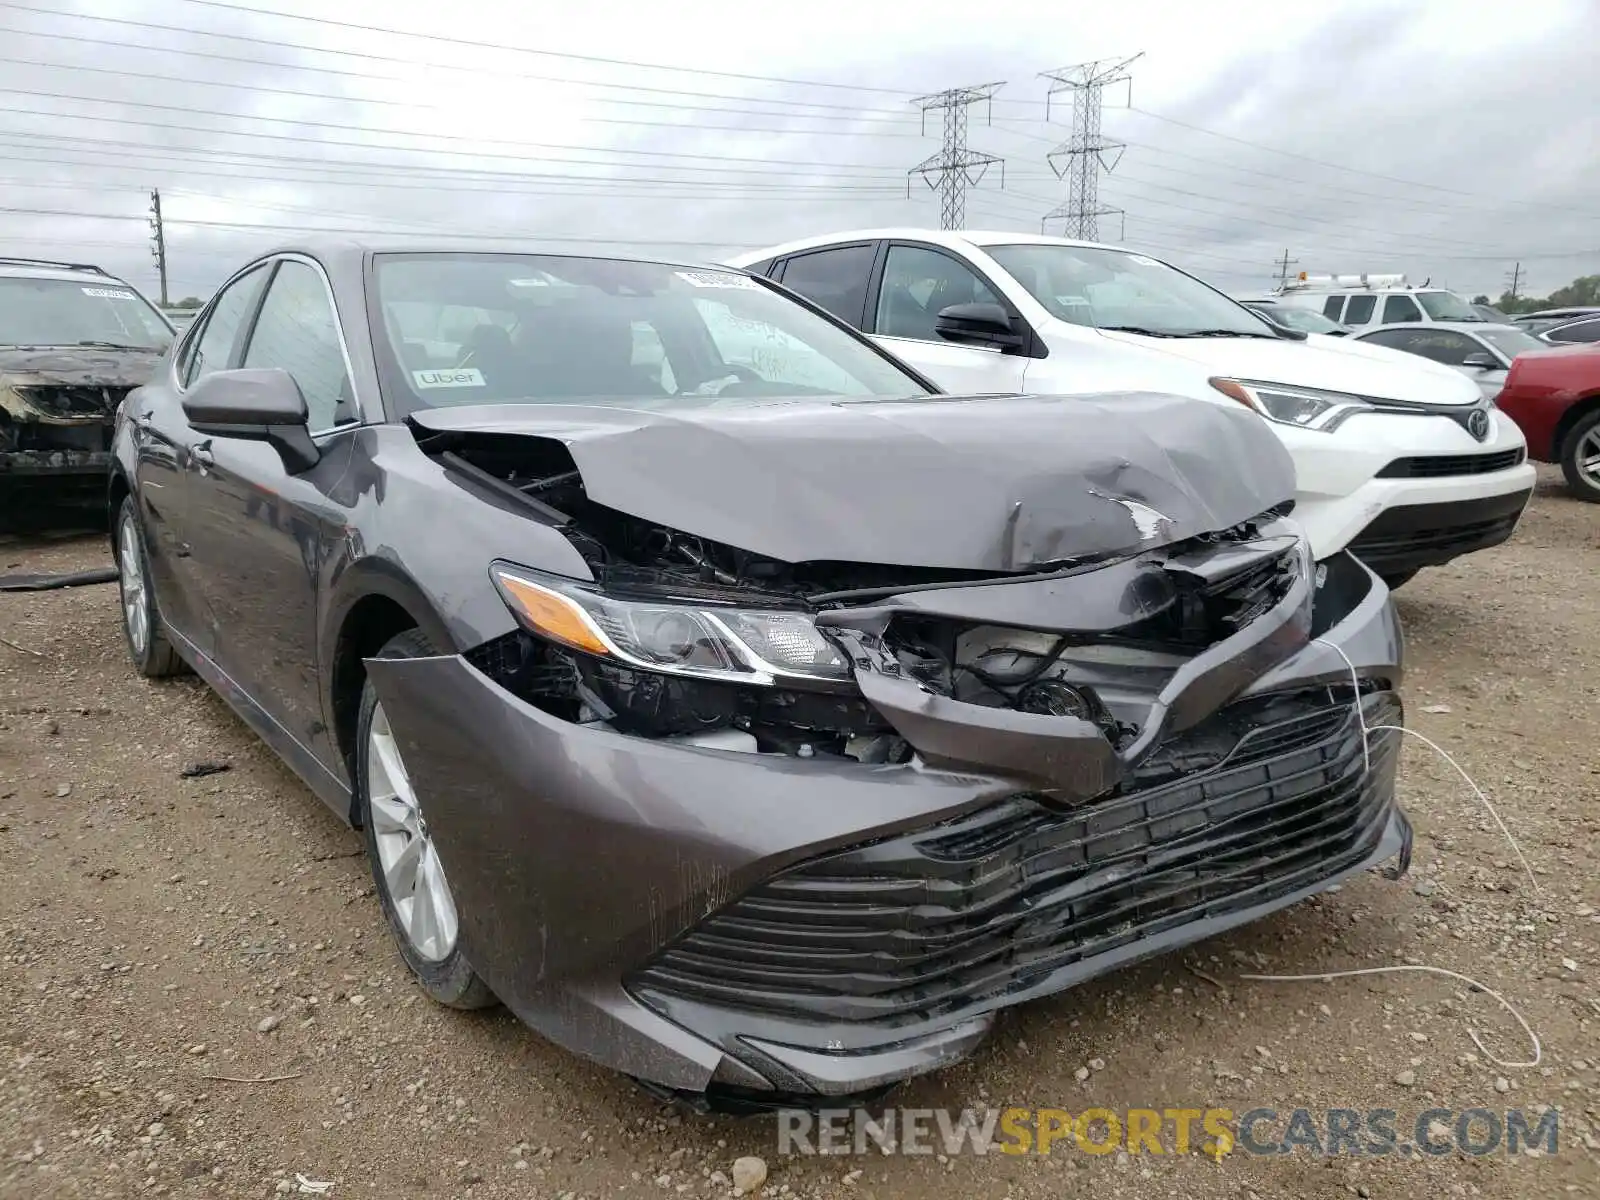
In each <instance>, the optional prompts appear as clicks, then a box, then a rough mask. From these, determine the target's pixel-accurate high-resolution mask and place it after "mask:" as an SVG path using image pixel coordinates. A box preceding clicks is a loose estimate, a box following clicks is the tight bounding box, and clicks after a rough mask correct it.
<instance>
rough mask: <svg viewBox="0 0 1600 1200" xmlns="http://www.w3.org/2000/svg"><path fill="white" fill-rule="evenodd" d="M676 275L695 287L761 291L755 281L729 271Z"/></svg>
mask: <svg viewBox="0 0 1600 1200" xmlns="http://www.w3.org/2000/svg"><path fill="white" fill-rule="evenodd" d="M677 275H678V278H679V279H681V280H683V281H684V282H685V283H688V284H692V285H693V286H695V287H705V288H744V289H745V290H746V291H760V290H761V285H760V284H758V283H757V282H756V281H755V280H753V279H750V278H748V277H747V276H744V275H734V274H733V273H731V272H729V271H679V272H677Z"/></svg>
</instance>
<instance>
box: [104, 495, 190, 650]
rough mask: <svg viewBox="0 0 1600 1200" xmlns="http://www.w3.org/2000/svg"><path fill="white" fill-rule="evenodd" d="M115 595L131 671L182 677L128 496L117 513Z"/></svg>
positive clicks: (136, 514) (140, 528)
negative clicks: (131, 662)
mask: <svg viewBox="0 0 1600 1200" xmlns="http://www.w3.org/2000/svg"><path fill="white" fill-rule="evenodd" d="M117 594H118V596H119V597H120V598H121V600H122V634H123V637H124V638H125V639H126V640H127V643H128V656H129V657H130V658H132V659H133V668H134V670H136V671H138V672H139V674H141V675H143V676H144V677H145V678H146V679H165V678H167V677H168V676H171V675H181V674H183V672H184V671H185V670H187V669H188V668H187V666H186V665H185V663H184V661H183V659H181V658H179V657H178V652H177V651H176V650H174V649H173V648H172V643H171V642H169V641H168V640H167V631H166V628H165V627H164V626H163V625H162V624H161V614H160V613H159V612H158V611H157V610H156V593H155V586H154V583H153V581H152V580H151V577H150V558H149V556H148V555H147V554H145V550H144V531H143V526H141V525H140V523H139V506H138V505H137V504H136V503H135V502H134V499H133V497H132V496H124V497H123V498H122V507H121V508H120V509H118V510H117Z"/></svg>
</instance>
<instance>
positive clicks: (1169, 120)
mask: <svg viewBox="0 0 1600 1200" xmlns="http://www.w3.org/2000/svg"><path fill="white" fill-rule="evenodd" d="M191 2H198V0H191ZM1128 111H1129V112H1135V113H1138V114H1139V115H1140V116H1142V117H1149V118H1151V119H1152V120H1156V121H1164V122H1165V123H1166V124H1168V125H1176V126H1178V128H1180V129H1190V130H1193V131H1194V132H1196V133H1204V134H1207V135H1209V136H1210V137H1215V138H1221V139H1223V140H1224V141H1229V142H1237V143H1238V144H1239V145H1241V146H1250V147H1252V148H1253V149H1256V150H1265V151H1267V152H1268V153H1269V154H1281V155H1283V156H1284V157H1285V158H1296V159H1299V160H1300V161H1301V162H1308V163H1315V164H1316V165H1317V166H1319V167H1326V168H1328V169H1329V170H1332V171H1345V172H1347V173H1349V174H1351V175H1365V176H1368V177H1369V178H1372V179H1382V180H1384V181H1386V182H1388V183H1398V184H1400V185H1402V186H1404V187H1411V188H1425V189H1427V190H1428V191H1433V192H1445V193H1447V194H1449V195H1454V196H1468V197H1471V198H1473V199H1480V200H1481V199H1487V198H1488V197H1485V196H1484V195H1483V194H1482V193H1480V192H1466V191H1462V190H1461V189H1460V188H1450V187H1443V186H1441V185H1439V184H1436V183H1422V182H1420V181H1418V180H1415V179H1402V178H1400V177H1399V176H1397V175H1384V174H1382V173H1381V172H1378V171H1364V170H1362V169H1361V168H1359V167H1347V166H1344V165H1342V164H1340V163H1334V162H1328V161H1327V160H1326V159H1321V158H1313V157H1311V156H1310V155H1309V154H1297V153H1295V152H1294V151H1293V150H1282V149H1279V148H1278V147H1276V146H1269V145H1267V144H1266V143H1264V142H1254V141H1251V140H1250V139H1249V138H1242V137H1236V136H1235V135H1233V134H1231V133H1223V132H1221V131H1220V130H1216V129H1207V128H1206V127H1205V126H1203V125H1191V124H1189V123H1188V122H1187V121H1180V120H1178V119H1177V118H1175V117H1166V116H1162V115H1161V114H1160V113H1153V112H1150V111H1149V110H1148V109H1143V108H1137V107H1134V106H1133V105H1131V104H1130V105H1129V106H1128ZM1526 203H1528V204H1530V205H1532V206H1534V207H1538V208H1552V209H1560V210H1563V211H1568V212H1580V213H1584V214H1585V215H1587V216H1592V215H1593V213H1592V212H1589V211H1587V210H1584V209H1577V208H1567V207H1566V206H1565V205H1560V204H1543V203H1541V202H1539V201H1536V200H1530V201H1527V202H1526Z"/></svg>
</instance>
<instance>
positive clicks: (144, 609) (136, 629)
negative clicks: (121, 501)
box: [117, 517, 150, 655]
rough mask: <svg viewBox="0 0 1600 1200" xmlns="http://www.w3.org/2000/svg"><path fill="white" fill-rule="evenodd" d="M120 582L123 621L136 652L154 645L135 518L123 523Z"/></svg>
mask: <svg viewBox="0 0 1600 1200" xmlns="http://www.w3.org/2000/svg"><path fill="white" fill-rule="evenodd" d="M117 547H118V549H117V566H118V576H119V579H118V582H119V583H120V584H121V585H122V621H123V624H124V625H125V626H126V627H127V630H128V643H129V644H130V645H131V646H132V647H133V652H134V653H135V654H141V655H142V654H143V653H144V652H145V647H147V646H148V645H149V644H150V597H149V593H148V592H147V591H146V589H145V579H144V561H143V560H142V559H141V558H140V557H139V527H138V526H137V525H135V524H134V522H133V519H132V518H131V517H130V518H126V519H124V520H123V522H122V532H121V533H120V534H119V535H118V537H117Z"/></svg>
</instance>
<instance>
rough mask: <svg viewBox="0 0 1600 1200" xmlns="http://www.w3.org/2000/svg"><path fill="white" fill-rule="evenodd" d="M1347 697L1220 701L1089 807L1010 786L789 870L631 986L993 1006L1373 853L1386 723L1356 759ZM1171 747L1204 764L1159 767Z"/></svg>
mask: <svg viewBox="0 0 1600 1200" xmlns="http://www.w3.org/2000/svg"><path fill="white" fill-rule="evenodd" d="M1349 698H1350V692H1349V690H1348V689H1346V690H1345V692H1344V696H1343V698H1340V699H1336V698H1333V697H1330V695H1329V693H1328V691H1326V690H1317V691H1315V692H1299V693H1293V694H1290V695H1285V696H1279V697H1273V698H1271V699H1270V700H1268V701H1266V702H1262V701H1253V702H1250V703H1249V704H1248V705H1247V704H1241V705H1235V706H1231V707H1230V709H1224V710H1223V712H1221V713H1219V714H1217V715H1216V716H1215V717H1213V718H1212V719H1211V720H1210V721H1208V722H1205V723H1202V725H1201V726H1199V727H1197V728H1196V729H1195V730H1191V731H1189V732H1188V733H1186V734H1184V735H1182V736H1180V737H1177V738H1174V739H1171V740H1170V741H1169V742H1168V743H1166V744H1165V745H1164V746H1163V747H1162V748H1161V751H1160V753H1159V754H1158V755H1156V756H1152V761H1151V762H1150V763H1149V766H1148V769H1142V771H1141V773H1139V774H1136V775H1135V777H1134V778H1133V779H1132V780H1131V781H1130V782H1129V784H1127V785H1125V791H1124V793H1123V794H1120V795H1116V796H1113V797H1112V798H1110V799H1107V800H1104V801H1098V802H1096V803H1094V804H1091V805H1086V806H1082V807H1078V808H1074V809H1070V810H1064V809H1061V808H1057V807H1051V806H1049V805H1047V804H1046V803H1044V802H1041V801H1040V800H1038V799H1036V798H1035V797H1032V796H1028V795H1019V796H1015V797H1012V798H1011V799H1009V800H1006V801H1004V802H1002V803H1000V804H998V805H994V806H991V807H989V808H986V809H984V810H982V811H981V812H978V813H975V814H971V815H969V816H966V817H962V818H960V819H958V820H956V821H952V822H949V823H947V824H944V825H941V826H937V827H935V828H932V829H927V830H923V831H920V832H917V833H912V834H906V835H902V836H899V837H895V838H890V839H887V840H885V841H880V842H875V843H872V844H869V845H866V846H861V847H858V848H855V849H852V850H847V851H844V852H841V853H838V854H833V855H830V856H826V857H823V858H819V859H814V860H812V861H810V862H807V863H804V864H801V865H800V866H797V867H793V868H791V869H789V870H787V871H785V872H783V873H781V874H779V875H777V876H774V877H773V878H771V879H768V880H767V881H765V882H764V883H762V884H760V885H759V886H757V887H756V888H754V889H753V890H751V891H750V892H748V893H746V894H745V895H744V896H743V897H741V898H740V899H739V900H737V901H735V902H734V903H733V904H731V905H729V906H728V907H726V908H724V909H722V910H721V911H720V912H717V913H715V914H713V915H712V916H711V917H709V918H708V919H706V920H705V921H703V922H701V923H700V924H699V925H697V926H696V927H695V928H693V929H692V930H690V931H689V932H688V933H687V934H685V935H684V936H683V937H681V938H680V939H679V940H678V941H676V942H675V943H673V944H672V945H670V946H669V947H667V948H666V949H665V950H664V951H662V952H661V953H660V954H658V955H657V956H656V958H655V959H654V960H652V961H651V963H649V964H648V965H647V966H646V968H645V969H644V970H642V971H641V972H639V973H638V974H637V975H636V976H635V977H634V978H633V979H632V980H630V984H631V986H632V987H633V988H634V989H635V991H636V993H637V994H638V995H640V996H641V997H642V998H643V999H644V1000H645V1001H646V1002H647V1003H653V1004H655V1005H656V1006H657V1007H662V1008H665V1007H669V1006H670V1005H671V1003H672V1000H673V999H675V998H682V999H685V1000H689V1001H696V1002H700V1003H704V1004H711V1005H723V1006H727V1007H732V1008H738V1009H741V1010H758V1011H765V1012H769V1013H775V1014H780V1015H784V1016H789V1017H799V1018H805V1019H813V1020H823V1021H829V1022H861V1023H871V1024H882V1025H886V1026H890V1027H892V1026H896V1025H901V1024H905V1023H908V1022H910V1021H913V1020H918V1019H931V1018H934V1017H940V1016H945V1015H948V1014H950V1013H953V1012H957V1011H959V1010H962V1009H965V1008H967V1007H969V1006H972V1005H975V1004H985V1003H988V1004H993V1003H998V1002H1000V1001H1002V1000H1003V999H1004V997H1005V996H1006V995H1008V994H1009V993H1013V992H1018V991H1022V990H1024V989H1026V988H1028V987H1029V986H1031V985H1033V984H1035V983H1038V982H1040V981H1041V980H1043V979H1044V977H1046V976H1047V975H1049V974H1050V973H1051V972H1054V971H1057V970H1060V969H1062V968H1066V967H1070V966H1072V965H1074V964H1077V963H1081V962H1083V961H1084V960H1087V959H1092V958H1094V957H1095V956H1097V955H1100V954H1104V953H1107V952H1109V951H1112V950H1115V949H1117V948H1119V947H1122V946H1126V945H1129V944H1131V943H1135V942H1138V941H1140V940H1142V939H1147V938H1149V937H1151V936H1153V935H1156V934H1160V933H1162V932H1164V931H1167V930H1171V929H1175V928H1177V927H1180V926H1183V925H1186V924H1188V923H1191V922H1194V921H1198V920H1201V919H1204V918H1208V917H1216V916H1221V915H1225V914H1228V913H1231V912H1237V911H1239V910H1242V909H1246V908H1249V907H1251V906H1254V905H1258V904H1263V903H1267V902H1270V901H1272V900H1274V899H1277V898H1281V897H1283V896H1286V895H1288V894H1290V893H1293V892H1295V891H1297V890H1299V889H1302V888H1305V887H1308V886H1311V885H1314V884H1316V883H1318V882H1320V881H1322V880H1325V879H1327V878H1329V877H1330V876H1333V875H1335V874H1338V873H1339V872H1341V871H1343V870H1345V869H1348V868H1350V867H1353V866H1355V865H1357V864H1359V863H1360V862H1362V861H1363V860H1364V859H1365V858H1366V857H1367V856H1368V855H1370V854H1371V853H1372V851H1373V850H1374V849H1375V847H1376V846H1377V844H1378V841H1379V839H1380V837H1381V835H1382V831H1383V828H1384V826H1385V823H1386V820H1387V816H1388V813H1389V812H1390V810H1391V808H1392V805H1393V790H1394V772H1395V752H1396V745H1395V740H1394V739H1395V735H1393V734H1391V733H1375V734H1372V735H1371V737H1370V742H1369V745H1368V753H1364V751H1363V741H1362V731H1361V726H1360V722H1359V721H1358V719H1357V717H1356V714H1355V712H1354V710H1353V707H1352V706H1351V704H1350V699H1349ZM1363 705H1364V709H1365V714H1366V720H1367V723H1368V725H1369V726H1370V725H1389V724H1395V725H1397V724H1399V723H1400V708H1399V702H1398V700H1396V699H1395V697H1394V696H1393V694H1392V693H1389V692H1372V693H1369V694H1368V695H1367V696H1366V697H1365V698H1364V699H1363ZM1252 714H1253V715H1252ZM1264 715H1266V716H1270V717H1271V718H1272V719H1271V720H1268V721H1266V722H1265V723H1263V720H1262V717H1263V716H1264ZM1252 720H1253V721H1254V728H1249V729H1248V730H1247V732H1245V733H1244V734H1243V735H1242V736H1238V734H1237V730H1238V729H1239V727H1240V726H1241V725H1246V726H1248V725H1249V724H1250V722H1251V721H1252ZM1185 756H1191V759H1192V761H1191V765H1193V764H1196V763H1198V764H1205V765H1203V766H1201V767H1200V768H1199V769H1196V770H1188V771H1186V772H1185V773H1183V774H1182V775H1181V776H1180V777H1178V778H1176V779H1172V778H1171V776H1172V774H1173V771H1174V763H1182V762H1184V761H1185ZM1369 756H1370V763H1371V768H1372V769H1371V770H1370V771H1368V770H1367V769H1366V767H1365V763H1366V762H1367V761H1368V758H1369ZM1152 779H1162V780H1165V782H1160V783H1157V784H1155V785H1154V786H1151V785H1150V782H1149V781H1150V780H1152Z"/></svg>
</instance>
